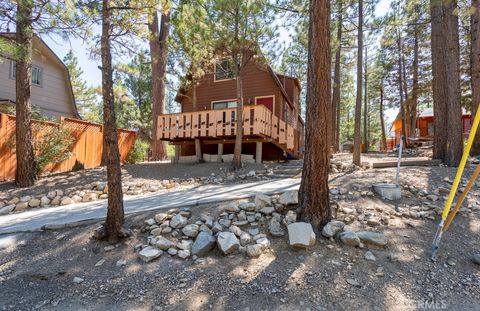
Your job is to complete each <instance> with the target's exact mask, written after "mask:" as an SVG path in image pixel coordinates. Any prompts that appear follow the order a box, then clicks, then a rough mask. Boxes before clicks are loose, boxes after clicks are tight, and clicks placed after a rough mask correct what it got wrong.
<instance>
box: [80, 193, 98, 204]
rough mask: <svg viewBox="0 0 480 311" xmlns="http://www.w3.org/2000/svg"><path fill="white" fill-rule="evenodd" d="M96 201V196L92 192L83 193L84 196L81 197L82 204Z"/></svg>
mask: <svg viewBox="0 0 480 311" xmlns="http://www.w3.org/2000/svg"><path fill="white" fill-rule="evenodd" d="M97 199H98V196H97V194H96V193H94V192H89V193H85V195H84V196H83V197H82V202H92V201H96V200H97Z"/></svg>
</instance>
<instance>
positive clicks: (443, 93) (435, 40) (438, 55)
mask: <svg viewBox="0 0 480 311" xmlns="http://www.w3.org/2000/svg"><path fill="white" fill-rule="evenodd" d="M430 15H431V28H432V32H431V42H432V44H431V49H432V75H433V81H432V91H433V112H434V116H435V117H434V119H433V120H434V123H433V124H434V137H433V158H434V159H440V160H442V161H444V160H445V156H446V149H447V116H446V114H447V77H446V71H445V57H446V55H445V53H446V51H445V37H444V35H445V32H446V29H445V23H444V13H443V6H442V5H441V3H439V2H438V1H436V0H430Z"/></svg>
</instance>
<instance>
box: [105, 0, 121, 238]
mask: <svg viewBox="0 0 480 311" xmlns="http://www.w3.org/2000/svg"><path fill="white" fill-rule="evenodd" d="M110 10H111V9H110V3H109V0H103V6H102V35H101V58H102V96H103V129H104V132H103V140H104V146H105V148H106V150H105V151H106V161H107V184H108V209H107V220H106V223H105V230H106V237H107V239H108V240H109V241H110V242H112V243H115V242H116V241H118V239H119V238H121V237H123V236H124V233H123V221H124V212H123V194H122V176H121V171H120V153H119V151H118V136H117V126H116V119H115V105H114V96H113V79H112V72H113V69H112V55H111V50H110V49H111V45H110V44H111V43H110V35H111V33H110V31H111V17H110V13H111V12H110Z"/></svg>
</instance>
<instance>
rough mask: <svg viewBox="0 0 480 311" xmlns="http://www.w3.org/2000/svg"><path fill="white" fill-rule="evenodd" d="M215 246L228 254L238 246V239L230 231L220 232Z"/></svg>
mask: <svg viewBox="0 0 480 311" xmlns="http://www.w3.org/2000/svg"><path fill="white" fill-rule="evenodd" d="M217 246H218V248H219V249H220V250H221V251H222V253H223V254H225V255H228V254H231V253H233V252H236V251H237V250H238V249H239V248H240V241H239V240H238V239H237V237H236V236H235V234H233V233H232V232H220V233H219V234H218V237H217Z"/></svg>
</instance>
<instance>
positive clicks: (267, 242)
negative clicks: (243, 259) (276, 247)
mask: <svg viewBox="0 0 480 311" xmlns="http://www.w3.org/2000/svg"><path fill="white" fill-rule="evenodd" d="M257 245H261V246H263V247H264V248H269V247H270V245H271V243H270V240H269V239H267V238H260V239H258V240H257Z"/></svg>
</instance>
